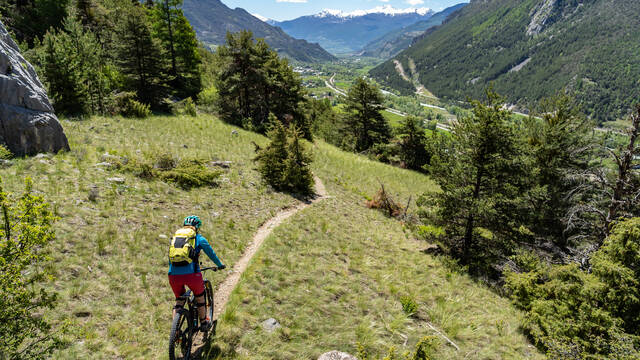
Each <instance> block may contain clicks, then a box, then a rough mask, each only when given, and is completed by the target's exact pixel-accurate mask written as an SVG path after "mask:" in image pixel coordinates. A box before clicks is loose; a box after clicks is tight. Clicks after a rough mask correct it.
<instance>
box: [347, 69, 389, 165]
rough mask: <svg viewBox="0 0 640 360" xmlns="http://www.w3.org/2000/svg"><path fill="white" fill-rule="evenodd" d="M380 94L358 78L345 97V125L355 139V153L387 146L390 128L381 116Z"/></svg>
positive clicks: (376, 89) (375, 88)
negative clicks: (379, 145)
mask: <svg viewBox="0 0 640 360" xmlns="http://www.w3.org/2000/svg"><path fill="white" fill-rule="evenodd" d="M382 101H383V97H382V93H381V92H380V90H379V89H378V87H377V86H375V85H370V84H369V83H367V81H366V80H365V79H364V78H359V79H357V80H356V83H355V84H354V85H353V86H352V87H351V89H349V93H348V96H347V117H346V125H347V129H348V131H349V132H350V133H351V135H352V136H353V138H354V139H355V151H357V152H362V151H366V150H369V149H370V148H371V147H372V146H374V145H376V144H387V143H388V142H389V139H391V127H390V126H389V124H388V123H387V121H386V119H385V118H384V117H383V116H382V113H381V111H382V110H383V109H384V106H383V105H382Z"/></svg>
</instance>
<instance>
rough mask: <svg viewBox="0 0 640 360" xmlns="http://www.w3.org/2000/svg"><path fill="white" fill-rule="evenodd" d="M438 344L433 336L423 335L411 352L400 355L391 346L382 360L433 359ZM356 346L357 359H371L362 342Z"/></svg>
mask: <svg viewBox="0 0 640 360" xmlns="http://www.w3.org/2000/svg"><path fill="white" fill-rule="evenodd" d="M439 344H440V341H439V340H438V338H436V337H435V336H425V337H423V338H422V339H421V340H420V341H419V342H418V343H417V344H416V350H415V351H414V352H413V353H411V352H409V351H407V352H405V353H404V354H402V355H398V354H397V352H396V348H395V347H391V348H390V349H389V352H388V354H387V356H385V357H384V358H383V360H433V359H435V358H434V357H433V353H434V351H435V350H436V349H437V348H438V346H439ZM357 348H358V356H357V357H358V359H359V360H370V359H371V357H370V356H369V352H368V351H367V349H366V348H365V347H364V346H363V345H362V344H360V343H358V345H357Z"/></svg>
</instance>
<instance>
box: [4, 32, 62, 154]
mask: <svg viewBox="0 0 640 360" xmlns="http://www.w3.org/2000/svg"><path fill="white" fill-rule="evenodd" d="M0 144H3V145H5V146H6V147H7V148H8V149H9V150H11V152H12V153H13V154H14V155H17V156H25V155H34V154H37V153H40V152H58V151H60V150H69V143H68V141H67V137H66V136H65V135H64V132H63V130H62V126H61V125H60V123H59V122H58V118H57V117H56V115H55V114H54V112H53V106H51V103H50V102H49V98H48V97H47V93H46V91H45V89H44V87H43V86H42V83H41V82H40V80H39V79H38V75H37V74H36V72H35V69H34V68H33V66H31V64H29V62H27V60H25V58H24V57H23V56H22V55H21V54H20V49H19V48H18V46H17V45H16V43H15V42H14V41H13V39H12V38H11V36H10V35H9V32H8V31H7V29H6V28H5V27H4V24H2V22H0Z"/></svg>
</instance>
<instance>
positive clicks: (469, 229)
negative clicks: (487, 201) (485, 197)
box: [462, 166, 484, 263]
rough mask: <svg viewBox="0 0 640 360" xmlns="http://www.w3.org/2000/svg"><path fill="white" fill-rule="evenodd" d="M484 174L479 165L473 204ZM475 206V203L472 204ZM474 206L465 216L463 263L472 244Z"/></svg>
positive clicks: (467, 259)
mask: <svg viewBox="0 0 640 360" xmlns="http://www.w3.org/2000/svg"><path fill="white" fill-rule="evenodd" d="M483 176H484V167H483V166H481V167H480V168H478V172H477V173H476V183H475V185H474V189H473V200H474V204H475V200H477V199H478V198H479V197H480V186H481V184H482V177H483ZM474 206H475V205H474ZM474 206H472V208H471V209H469V216H468V217H467V225H466V229H465V234H464V243H463V248H462V251H463V254H462V256H463V259H464V262H465V263H469V256H470V254H469V250H470V249H471V246H472V245H473V226H474V222H475V208H474Z"/></svg>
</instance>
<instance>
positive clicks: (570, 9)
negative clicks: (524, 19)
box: [527, 0, 591, 36]
mask: <svg viewBox="0 0 640 360" xmlns="http://www.w3.org/2000/svg"><path fill="white" fill-rule="evenodd" d="M588 1H591V0H541V1H540V3H539V4H538V6H536V7H534V8H533V9H532V10H531V22H530V23H529V26H528V27H527V35H529V36H534V35H538V34H540V33H541V32H543V31H544V30H545V29H546V28H547V27H549V26H550V25H552V24H553V23H555V22H556V21H558V20H559V19H561V18H564V17H567V16H569V15H571V14H573V13H575V12H576V10H578V9H579V8H580V7H581V6H582V5H583V3H585V2H588Z"/></svg>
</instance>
